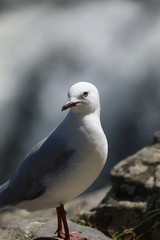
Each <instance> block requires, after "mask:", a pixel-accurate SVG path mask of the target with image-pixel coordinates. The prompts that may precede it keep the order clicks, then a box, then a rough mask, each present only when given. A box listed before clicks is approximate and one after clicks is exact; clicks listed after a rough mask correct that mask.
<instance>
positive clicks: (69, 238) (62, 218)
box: [56, 204, 87, 240]
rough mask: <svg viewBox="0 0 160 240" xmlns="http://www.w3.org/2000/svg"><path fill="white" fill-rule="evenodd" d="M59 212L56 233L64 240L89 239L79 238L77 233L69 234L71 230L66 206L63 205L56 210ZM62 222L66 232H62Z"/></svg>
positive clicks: (85, 239)
mask: <svg viewBox="0 0 160 240" xmlns="http://www.w3.org/2000/svg"><path fill="white" fill-rule="evenodd" d="M56 210H57V219H58V228H57V231H56V233H57V234H58V236H59V237H61V238H63V239H64V240H76V239H77V240H87V238H83V237H80V236H78V234H77V233H69V228H68V224H67V220H66V212H65V210H64V206H63V205H62V204H61V205H60V207H57V208H56ZM62 222H63V226H64V231H65V233H64V232H63V231H62Z"/></svg>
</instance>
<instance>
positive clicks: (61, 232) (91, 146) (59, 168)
mask: <svg viewBox="0 0 160 240" xmlns="http://www.w3.org/2000/svg"><path fill="white" fill-rule="evenodd" d="M67 109H69V112H68V114H67V115H66V117H65V119H64V120H63V121H62V122H61V123H60V124H59V126H58V127H56V128H55V129H53V131H52V132H51V133H50V134H49V135H48V136H47V137H46V138H45V139H43V140H42V141H40V142H39V143H38V144H37V145H36V146H35V147H34V148H33V149H32V150H31V151H30V152H29V153H28V155H27V156H26V157H25V159H24V160H23V161H22V162H21V163H20V165H19V166H18V167H17V169H16V171H15V173H14V175H13V176H12V177H11V178H10V179H9V180H8V181H7V182H5V183H4V184H3V185H1V186H0V208H2V209H4V208H18V209H26V210H28V211H35V210H40V209H47V208H56V211H57V221H58V228H57V231H56V234H57V235H58V237H61V238H63V239H65V240H71V239H86V238H83V237H81V236H79V235H78V234H77V233H70V232H69V228H68V224H67V220H66V212H65V209H64V204H65V203H67V202H69V201H71V200H72V199H74V198H75V197H77V196H78V195H80V194H81V193H82V192H84V191H85V190H86V189H87V188H88V187H89V186H90V185H91V184H92V183H93V182H94V180H95V179H96V178H97V176H98V175H99V174H100V172H101V170H102V169H103V167H104V164H105V162H106V158H107V153H108V144H107V139H106V136H105V134H104V132H103V129H102V127H101V122H100V100H99V93H98V90H97V88H96V87H95V86H94V85H93V84H91V83H89V82H78V83H76V84H74V85H73V86H72V87H71V88H70V89H69V91H68V100H67V101H66V103H65V104H64V105H63V107H62V111H64V110H67Z"/></svg>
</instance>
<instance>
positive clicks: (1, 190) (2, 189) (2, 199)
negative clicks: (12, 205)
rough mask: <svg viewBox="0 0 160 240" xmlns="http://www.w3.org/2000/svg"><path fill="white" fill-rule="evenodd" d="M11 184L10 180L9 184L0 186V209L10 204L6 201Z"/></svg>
mask: <svg viewBox="0 0 160 240" xmlns="http://www.w3.org/2000/svg"><path fill="white" fill-rule="evenodd" d="M9 182H10V180H8V181H7V182H5V183H4V184H2V185H1V186H0V208H4V207H5V206H6V205H7V204H8V202H7V201H6V200H7V199H6V194H5V193H6V190H7V188H8V186H9ZM8 200H9V199H8Z"/></svg>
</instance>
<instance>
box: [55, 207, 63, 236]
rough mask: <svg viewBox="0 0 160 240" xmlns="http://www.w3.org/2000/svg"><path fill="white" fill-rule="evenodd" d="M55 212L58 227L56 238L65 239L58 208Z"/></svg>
mask: <svg viewBox="0 0 160 240" xmlns="http://www.w3.org/2000/svg"><path fill="white" fill-rule="evenodd" d="M56 211H57V220H58V227H57V231H56V232H55V233H57V235H58V237H61V238H65V233H64V232H63V231H62V219H61V213H60V212H61V211H60V207H57V208H56Z"/></svg>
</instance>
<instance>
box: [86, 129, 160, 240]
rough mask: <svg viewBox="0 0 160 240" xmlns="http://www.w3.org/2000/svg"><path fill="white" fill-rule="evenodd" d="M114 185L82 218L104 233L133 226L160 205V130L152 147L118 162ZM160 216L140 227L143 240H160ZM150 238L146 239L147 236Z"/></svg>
mask: <svg viewBox="0 0 160 240" xmlns="http://www.w3.org/2000/svg"><path fill="white" fill-rule="evenodd" d="M111 179H112V188H111V190H110V191H109V192H108V193H107V195H106V197H105V198H104V199H103V201H102V202H101V204H99V205H98V207H97V208H95V209H94V210H93V211H92V212H90V213H89V214H88V215H87V214H86V215H85V214H84V215H83V216H82V218H84V219H86V220H87V221H89V222H90V223H91V224H93V225H94V226H96V227H98V228H99V229H100V230H101V231H103V232H104V233H106V234H107V233H109V232H111V231H112V232H113V231H114V233H116V232H122V231H123V230H124V228H130V227H134V226H135V225H136V224H137V223H139V222H140V221H141V220H142V219H144V218H145V217H147V216H148V215H146V213H147V212H148V211H150V210H153V209H158V208H160V200H159V199H160V131H158V132H156V133H155V134H154V141H153V144H152V145H151V146H148V147H144V148H143V149H141V150H140V151H138V152H137V153H135V154H133V155H132V156H130V157H127V158H126V159H124V160H122V161H121V162H119V163H118V164H117V165H115V166H114V167H113V169H112V171H111ZM159 221H160V218H159V216H156V219H155V218H153V219H151V220H150V221H148V222H147V223H145V224H143V225H142V226H141V228H139V229H138V228H137V234H138V235H140V234H142V233H143V234H144V233H147V236H146V234H144V236H141V238H140V239H147V240H159V235H160V230H159ZM146 237H147V238H146Z"/></svg>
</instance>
